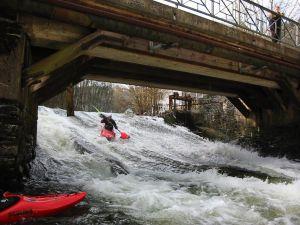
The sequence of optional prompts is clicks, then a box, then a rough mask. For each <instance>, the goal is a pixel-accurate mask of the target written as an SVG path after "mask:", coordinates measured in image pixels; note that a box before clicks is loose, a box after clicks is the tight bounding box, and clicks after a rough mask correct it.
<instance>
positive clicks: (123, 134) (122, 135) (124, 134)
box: [121, 132, 130, 139]
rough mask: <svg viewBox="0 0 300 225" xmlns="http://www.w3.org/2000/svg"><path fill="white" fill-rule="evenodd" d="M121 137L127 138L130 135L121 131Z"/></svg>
mask: <svg viewBox="0 0 300 225" xmlns="http://www.w3.org/2000/svg"><path fill="white" fill-rule="evenodd" d="M121 138H122V139H129V138H130V136H129V135H128V134H126V133H125V132H121Z"/></svg>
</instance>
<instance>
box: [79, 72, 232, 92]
mask: <svg viewBox="0 0 300 225" xmlns="http://www.w3.org/2000/svg"><path fill="white" fill-rule="evenodd" d="M83 79H87V80H95V81H101V82H112V83H121V84H130V85H137V86H145V87H154V88H161V89H168V90H178V91H187V92H195V93H204V94H209V95H221V96H227V97H233V98H235V97H238V95H237V94H235V93H229V92H219V91H210V90H206V89H200V88H194V87H185V86H178V85H170V84H162V83H160V82H149V81H143V80H138V79H126V78H122V75H121V74H120V75H119V76H117V77H113V76H107V75H102V74H89V75H86V76H84V77H83Z"/></svg>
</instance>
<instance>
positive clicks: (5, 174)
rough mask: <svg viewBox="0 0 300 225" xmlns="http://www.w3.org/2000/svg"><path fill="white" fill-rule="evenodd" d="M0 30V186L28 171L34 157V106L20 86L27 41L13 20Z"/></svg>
mask: <svg viewBox="0 0 300 225" xmlns="http://www.w3.org/2000/svg"><path fill="white" fill-rule="evenodd" d="M1 27H2V28H3V29H2V30H1V33H0V40H1V42H0V50H1V52H0V130H1V133H0V185H1V184H2V183H3V182H7V179H20V178H21V177H23V176H24V175H26V174H27V172H28V168H29V162H30V161H31V160H32V159H33V158H34V155H35V153H34V151H35V149H34V147H35V142H36V124H37V105H36V102H35V99H34V98H33V96H32V95H31V94H30V92H29V90H28V88H22V69H23V66H26V64H27V63H29V60H28V55H29V54H28V50H29V48H28V42H27V40H26V35H25V34H24V33H23V31H22V29H21V28H20V27H19V26H18V25H17V24H15V23H11V22H2V24H1Z"/></svg>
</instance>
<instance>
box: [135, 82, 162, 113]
mask: <svg viewBox="0 0 300 225" xmlns="http://www.w3.org/2000/svg"><path fill="white" fill-rule="evenodd" d="M129 93H130V96H131V99H132V102H133V107H134V110H135V112H136V113H137V114H140V115H143V114H148V115H157V114H158V111H159V102H160V101H161V100H162V99H163V97H164V95H165V93H166V91H165V90H162V89H158V88H150V87H138V86H131V87H130V88H129Z"/></svg>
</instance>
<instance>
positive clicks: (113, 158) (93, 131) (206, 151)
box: [22, 107, 300, 225]
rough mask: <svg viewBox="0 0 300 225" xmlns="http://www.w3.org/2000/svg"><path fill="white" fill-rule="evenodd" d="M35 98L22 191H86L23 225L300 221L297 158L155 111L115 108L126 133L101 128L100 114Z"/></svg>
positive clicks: (299, 164)
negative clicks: (197, 130) (215, 136)
mask: <svg viewBox="0 0 300 225" xmlns="http://www.w3.org/2000/svg"><path fill="white" fill-rule="evenodd" d="M75 115H76V117H66V112H65V111H63V110H60V109H50V108H46V107H39V118H38V139H37V156H36V159H35V160H34V162H33V163H32V169H31V178H30V179H29V180H27V181H26V183H25V189H24V191H25V193H27V194H42V193H50V192H51V193H53V192H56V193H59V192H75V191H86V192H87V193H88V195H87V199H86V201H84V202H82V203H81V204H79V205H78V206H76V207H74V208H72V209H71V210H68V211H66V212H65V213H63V214H61V215H58V216H55V217H49V218H42V219H37V220H35V221H30V222H24V223H22V224H36V225H37V224H49V225H50V224H51V225H52V224H64V225H66V224H78V225H79V224H80V225H83V224H85V225H93V224H130V225H131V224H166V225H173V224H174V225H175V224H176V225H177V224H178V225H184V224H205V225H206V224H211V225H217V224H232V225H233V224H238V225H241V224H243V225H246V224H251V225H252V224H256V225H258V224H270V225H271V224H300V163H299V162H294V161H290V160H287V159H286V158H274V157H260V156H258V154H257V153H256V152H254V151H250V150H246V149H243V148H241V147H239V146H237V145H234V144H228V143H222V142H211V141H209V140H206V139H203V138H201V137H199V136H197V135H195V134H193V133H191V132H190V131H189V130H188V129H186V128H184V127H180V126H176V127H173V126H170V125H167V124H165V123H164V122H163V119H162V118H158V117H147V116H145V117H144V116H143V117H140V116H128V115H124V114H112V115H113V118H114V119H115V120H116V122H117V124H118V126H119V128H120V129H121V130H124V131H126V132H127V133H129V134H130V135H131V139H129V140H122V139H117V140H116V141H114V142H108V141H107V140H106V139H104V138H101V137H99V127H100V123H99V121H100V118H99V117H98V115H97V113H87V112H76V113H75Z"/></svg>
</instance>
